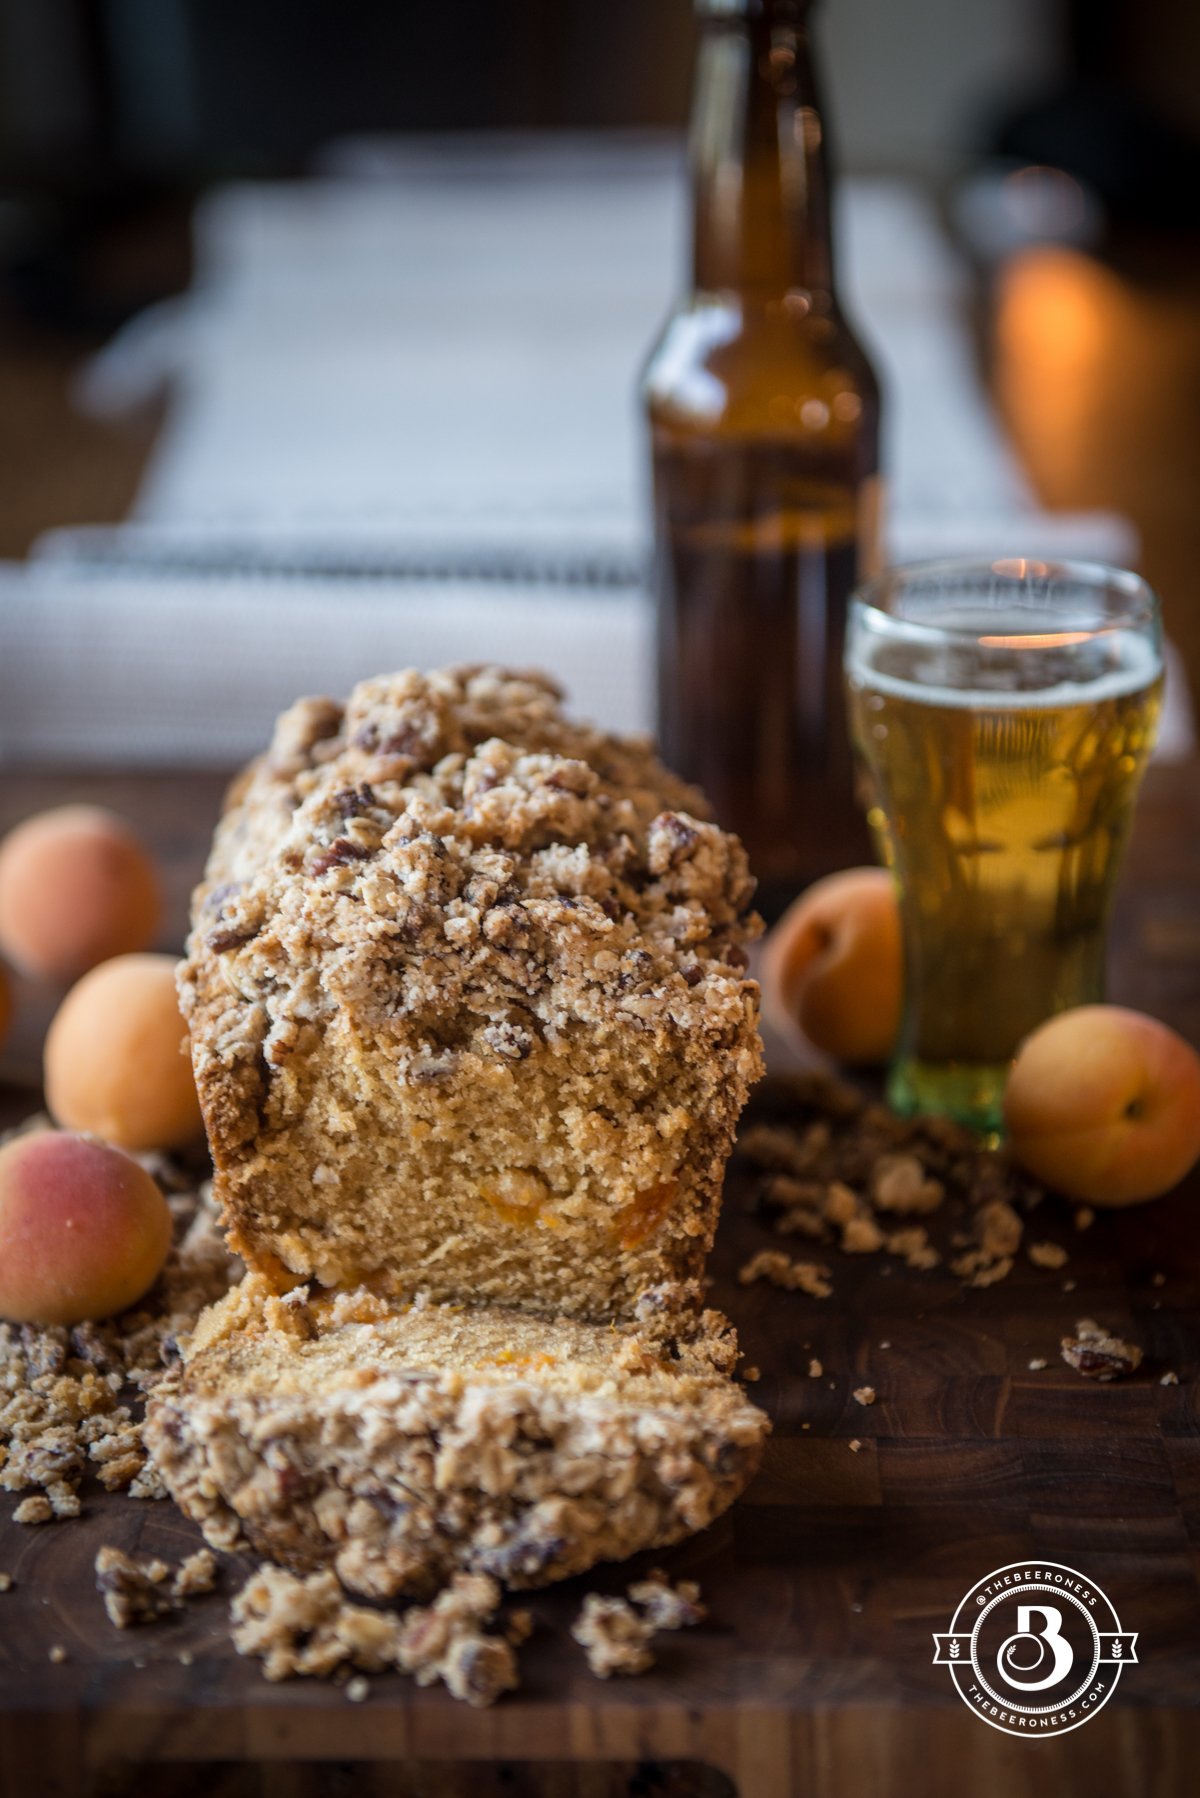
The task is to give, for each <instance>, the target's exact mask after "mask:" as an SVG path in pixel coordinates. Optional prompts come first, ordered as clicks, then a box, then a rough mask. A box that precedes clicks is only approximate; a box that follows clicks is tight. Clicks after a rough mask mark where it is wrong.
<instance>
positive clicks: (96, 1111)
mask: <svg viewBox="0 0 1200 1798" xmlns="http://www.w3.org/2000/svg"><path fill="white" fill-rule="evenodd" d="M44 1072H45V1086H46V1105H47V1107H48V1109H49V1111H50V1115H51V1116H52V1117H53V1119H54V1121H55V1123H56V1124H61V1125H63V1127H64V1128H65V1129H68V1130H86V1131H90V1132H91V1133H92V1134H93V1135H95V1136H102V1137H104V1138H105V1140H106V1141H108V1142H112V1143H116V1144H117V1146H118V1147H119V1148H122V1149H179V1148H183V1147H184V1146H185V1145H186V1144H187V1143H190V1142H192V1141H193V1140H194V1139H195V1138H197V1137H198V1136H199V1135H200V1132H201V1130H202V1128H203V1126H202V1123H201V1118H200V1103H199V1100H198V1099H197V1097H196V1083H195V1080H194V1078H193V1076H192V1064H191V1060H190V1058H189V1056H188V1054H187V1026H186V1025H185V1024H184V1021H183V1018H182V1016H181V1015H180V1011H179V1000H178V998H177V996H176V993H175V963H174V960H173V958H172V957H171V956H169V955H118V956H116V957H115V958H114V960H112V961H106V962H101V964H100V966H99V967H98V968H93V969H92V971H91V973H90V974H85V975H84V977H83V979H82V980H81V981H79V982H78V984H77V985H76V986H73V987H72V988H71V991H70V992H69V993H68V994H67V996H66V998H65V999H64V1000H63V1002H62V1004H61V1005H60V1006H59V1008H58V1011H57V1013H56V1014H55V1017H54V1021H53V1023H52V1024H51V1026H50V1029H49V1032H48V1033H47V1036H46V1049H45V1058H44Z"/></svg>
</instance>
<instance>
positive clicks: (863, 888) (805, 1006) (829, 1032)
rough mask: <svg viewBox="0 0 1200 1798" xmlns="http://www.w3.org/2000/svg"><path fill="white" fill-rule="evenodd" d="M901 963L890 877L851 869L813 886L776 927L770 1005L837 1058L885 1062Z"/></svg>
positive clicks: (772, 1015) (766, 987)
mask: <svg viewBox="0 0 1200 1798" xmlns="http://www.w3.org/2000/svg"><path fill="white" fill-rule="evenodd" d="M902 964H903V953H902V948H901V938H900V912H899V906H898V904H897V900H896V890H895V884H894V882H893V880H892V877H891V875H890V874H888V873H887V872H886V870H884V869H883V868H847V869H845V870H844V871H843V872H842V873H840V874H830V875H829V876H828V877H827V878H826V879H824V880H818V881H817V882H816V884H815V885H814V886H811V887H809V889H808V890H807V892H804V893H802V894H801V895H800V897H799V898H798V899H797V900H796V901H795V902H794V903H793V904H792V905H791V906H790V907H789V908H788V910H787V911H786V912H785V913H784V914H783V917H782V918H780V920H779V922H778V924H776V926H775V928H774V929H773V930H772V931H771V934H770V936H769V937H768V938H767V941H766V945H765V949H764V954H763V978H762V985H763V1002H764V1010H765V1012H766V1015H767V1017H768V1018H769V1019H771V1020H772V1021H773V1022H775V1023H776V1024H779V1023H783V1024H785V1025H786V1024H790V1025H792V1026H795V1025H799V1027H800V1029H801V1030H802V1031H803V1033H804V1035H805V1036H806V1037H807V1038H808V1040H809V1042H810V1043H812V1044H813V1045H814V1046H815V1047H816V1048H818V1049H821V1050H823V1051H824V1052H825V1054H827V1055H832V1056H833V1057H834V1058H835V1059H836V1060H838V1061H842V1062H846V1063H848V1064H850V1065H851V1066H853V1065H858V1064H861V1065H871V1064H874V1063H878V1062H882V1061H886V1060H887V1058H888V1056H889V1055H890V1054H891V1052H892V1049H893V1047H894V1045H895V1041H896V1032H897V1031H898V1029H899V1027H900V997H901V981H902V976H903V966H902Z"/></svg>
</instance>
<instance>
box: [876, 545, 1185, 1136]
mask: <svg viewBox="0 0 1200 1798" xmlns="http://www.w3.org/2000/svg"><path fill="white" fill-rule="evenodd" d="M846 681H847V692H848V702H849V712H850V728H851V735H852V738H853V741H854V745H855V749H856V753H857V755H858V758H859V767H860V776H861V780H862V783H863V788H864V797H865V800H866V805H867V816H868V822H869V823H870V825H871V829H872V831H873V833H874V836H875V840H876V843H877V845H878V847H879V850H880V853H881V855H882V857H883V859H884V861H885V862H886V863H887V865H888V866H889V867H890V868H891V869H892V871H893V873H894V874H895V877H896V880H897V883H898V887H899V897H900V908H901V921H902V930H903V939H904V957H905V970H904V981H905V998H904V1012H903V1022H902V1025H901V1033H900V1040H899V1044H898V1047H897V1051H896V1058H895V1061H894V1063H893V1066H892V1070H891V1075H890V1079H889V1085H888V1098H889V1100H890V1102H891V1103H892V1105H893V1106H894V1107H895V1108H896V1109H897V1110H900V1111H903V1112H911V1111H917V1110H920V1111H934V1112H941V1113H944V1114H946V1115H948V1116H951V1117H955V1118H958V1119H960V1120H962V1121H963V1122H966V1123H969V1124H972V1125H974V1126H975V1127H976V1128H977V1129H980V1130H983V1131H985V1132H989V1133H994V1132H996V1131H997V1130H998V1129H999V1128H1000V1125H1001V1121H1002V1101H1003V1093H1004V1082H1005V1078H1006V1076H1007V1072H1008V1067H1009V1063H1010V1062H1011V1059H1012V1056H1013V1054H1014V1052H1015V1050H1016V1048H1017V1045H1018V1044H1019V1043H1020V1041H1021V1039H1022V1038H1023V1037H1024V1036H1026V1035H1027V1034H1028V1033H1029V1031H1031V1030H1032V1029H1033V1028H1034V1027H1035V1026H1036V1025H1038V1024H1040V1023H1041V1022H1042V1021H1043V1020H1044V1019H1046V1018H1048V1017H1049V1016H1050V1015H1051V1014H1052V1013H1054V1012H1058V1011H1063V1010H1065V1009H1066V1008H1067V1007H1069V1006H1073V1005H1083V1004H1089V1003H1092V1002H1094V1001H1096V1000H1099V999H1101V998H1102V997H1103V993H1104V963H1105V940H1106V935H1107V927H1108V918H1109V912H1110V909H1111V905H1112V898H1113V891H1114V888H1115V885H1116V879H1117V872H1118V869H1119V867H1120V863H1121V857H1122V854H1123V851H1124V848H1125V843H1126V839H1127V837H1128V834H1129V826H1130V822H1131V820H1132V816H1133V807H1134V801H1135V799H1136V796H1137V790H1138V786H1139V783H1140V781H1141V777H1142V772H1143V769H1144V768H1145V764H1146V760H1147V758H1148V756H1149V753H1150V750H1151V747H1152V746H1153V742H1154V735H1155V729H1156V726H1157V722H1158V714H1159V708H1160V703H1161V697H1162V684H1163V659H1162V640H1161V627H1160V622H1159V612H1158V605H1157V602H1156V600H1155V598H1154V595H1153V594H1152V593H1151V591H1150V589H1149V588H1148V587H1147V586H1146V584H1145V582H1144V581H1141V580H1139V579H1138V577H1137V576H1136V575H1132V574H1126V573H1123V572H1121V571H1118V570H1115V569H1107V568H1100V567H1096V566H1092V565H1089V564H1081V563H1046V562H1031V561H1005V562H995V563H987V564H982V565H981V564H978V563H958V562H943V563H929V564H925V565H923V566H920V567H916V568H910V569H898V570H894V571H892V572H891V573H888V574H885V575H883V576H882V577H880V579H879V580H877V581H873V582H869V583H868V584H867V585H866V586H865V587H862V588H860V589H859V590H858V592H857V593H856V595H855V596H854V599H853V600H852V603H851V607H850V618H849V627H848V632H847V640H846Z"/></svg>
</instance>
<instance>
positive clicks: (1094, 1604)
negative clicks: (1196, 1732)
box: [933, 1561, 1137, 1737]
mask: <svg viewBox="0 0 1200 1798" xmlns="http://www.w3.org/2000/svg"><path fill="white" fill-rule="evenodd" d="M933 1642H934V1654H933V1658H934V1661H935V1663H936V1664H937V1665H938V1666H940V1667H949V1669H950V1677H951V1679H952V1680H953V1681H954V1684H955V1686H956V1687H957V1689H958V1695H959V1697H960V1698H961V1699H962V1701H963V1703H964V1704H965V1705H967V1706H968V1708H969V1709H970V1710H972V1711H974V1712H975V1714H976V1716H978V1717H981V1718H982V1719H983V1721H984V1722H985V1723H990V1724H991V1726H992V1728H993V1729H1001V1730H1003V1731H1004V1733H1005V1734H1006V1735H1010V1736H1030V1737H1033V1736H1061V1735H1066V1734H1067V1732H1068V1731H1069V1730H1072V1729H1078V1728H1079V1727H1080V1725H1081V1724H1083V1723H1086V1722H1088V1720H1089V1719H1090V1718H1092V1717H1094V1716H1095V1715H1096V1712H1097V1711H1098V1710H1101V1709H1102V1708H1103V1706H1104V1705H1106V1704H1107V1703H1108V1700H1109V1699H1110V1698H1111V1697H1112V1695H1113V1693H1114V1692H1115V1691H1116V1687H1117V1681H1118V1680H1119V1679H1120V1677H1121V1669H1122V1667H1124V1666H1125V1665H1126V1664H1127V1663H1128V1662H1130V1661H1136V1660H1137V1654H1136V1647H1137V1632H1136V1631H1126V1630H1122V1628H1121V1622H1120V1619H1119V1618H1118V1616H1117V1613H1116V1611H1115V1610H1114V1609H1113V1607H1112V1605H1111V1604H1110V1603H1109V1601H1108V1599H1107V1598H1106V1597H1105V1595H1104V1593H1103V1592H1102V1591H1101V1590H1100V1588H1099V1586H1098V1585H1097V1584H1096V1582H1095V1580H1089V1579H1087V1578H1085V1577H1084V1575H1083V1574H1082V1573H1076V1571H1075V1569H1074V1568H1073V1567H1064V1566H1063V1565H1062V1564H1061V1562H1059V1561H1013V1562H1011V1563H1010V1565H1009V1566H1007V1567H998V1568H997V1569H996V1571H995V1573H989V1574H988V1575H987V1577H986V1578H985V1579H981V1580H980V1581H979V1582H978V1583H977V1584H976V1585H974V1586H972V1587H971V1590H970V1591H969V1592H968V1593H967V1595H966V1597H965V1598H964V1599H963V1601H962V1603H961V1604H960V1605H959V1607H958V1609H957V1610H956V1611H955V1613H954V1616H953V1618H952V1619H951V1622H950V1628H949V1630H947V1631H946V1632H945V1633H943V1634H935V1636H934V1638H933Z"/></svg>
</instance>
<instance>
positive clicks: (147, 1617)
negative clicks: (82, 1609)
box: [95, 1546, 217, 1629]
mask: <svg viewBox="0 0 1200 1798" xmlns="http://www.w3.org/2000/svg"><path fill="white" fill-rule="evenodd" d="M95 1572H96V1590H97V1591H98V1592H99V1593H100V1594H101V1596H102V1597H103V1599H104V1608H105V1610H106V1611H107V1612H108V1619H109V1622H110V1623H111V1624H112V1625H113V1627H114V1628H115V1629H131V1628H133V1627H134V1625H136V1624H140V1623H155V1622H157V1621H158V1619H159V1618H161V1617H171V1616H174V1615H175V1614H176V1613H177V1612H179V1611H181V1610H182V1609H183V1606H184V1604H185V1602H186V1601H187V1599H189V1598H194V1597H197V1596H199V1595H200V1594H201V1593H204V1592H211V1591H212V1589H213V1587H214V1586H215V1585H216V1583H217V1558H216V1556H215V1555H214V1554H213V1552H212V1550H211V1549H208V1548H200V1549H197V1550H196V1553H195V1554H191V1555H188V1556H187V1558H186V1559H185V1560H183V1561H182V1562H181V1563H180V1564H179V1566H178V1567H177V1568H174V1569H172V1568H171V1567H170V1566H169V1565H168V1563H167V1562H166V1561H161V1560H157V1559H153V1560H143V1561H139V1560H135V1559H134V1557H133V1556H132V1555H127V1554H125V1553H124V1551H123V1550H122V1549H119V1548H113V1547H111V1546H106V1547H104V1548H102V1549H101V1550H100V1551H99V1553H98V1554H97V1556H96V1562H95Z"/></svg>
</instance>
